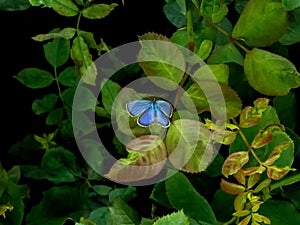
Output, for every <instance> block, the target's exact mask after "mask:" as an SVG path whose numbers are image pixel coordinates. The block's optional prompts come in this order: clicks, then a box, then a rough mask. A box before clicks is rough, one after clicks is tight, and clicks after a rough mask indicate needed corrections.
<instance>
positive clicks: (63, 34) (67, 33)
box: [32, 27, 76, 41]
mask: <svg viewBox="0 0 300 225" xmlns="http://www.w3.org/2000/svg"><path fill="white" fill-rule="evenodd" d="M75 32H76V30H75V28H72V27H67V28H64V29H62V30H61V31H58V32H51V33H48V34H38V35H36V36H34V37H32V39H33V40H35V41H46V40H49V39H52V38H65V39H71V38H72V37H73V36H74V35H75Z"/></svg>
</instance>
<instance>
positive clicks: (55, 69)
mask: <svg viewBox="0 0 300 225" xmlns="http://www.w3.org/2000/svg"><path fill="white" fill-rule="evenodd" d="M54 77H55V83H56V86H57V90H58V96H59V98H60V100H61V102H62V104H63V107H64V109H65V110H66V112H67V106H66V104H65V101H64V98H63V95H62V90H61V88H60V85H59V81H58V74H57V68H56V66H55V67H54ZM67 114H68V113H67ZM68 117H69V115H68Z"/></svg>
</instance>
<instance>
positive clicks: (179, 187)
mask: <svg viewBox="0 0 300 225" xmlns="http://www.w3.org/2000/svg"><path fill="white" fill-rule="evenodd" d="M165 182H166V190H167V195H168V197H169V201H170V203H171V205H172V206H173V207H174V208H175V209H177V210H181V209H183V211H184V213H185V214H186V215H187V216H189V217H192V218H194V219H196V220H197V221H199V222H200V221H201V222H206V223H210V224H215V223H216V222H217V221H216V218H215V215H214V213H213V211H212V209H211V207H210V205H209V204H208V202H207V201H206V200H205V198H204V197H202V196H201V195H200V194H198V193H197V192H196V190H195V189H194V187H193V186H192V184H191V183H190V182H189V180H188V179H187V178H186V177H185V176H184V175H183V174H182V173H179V172H178V173H176V174H175V175H173V176H172V177H171V178H169V179H168V180H166V181H165ZM191 202H192V203H193V204H191Z"/></svg>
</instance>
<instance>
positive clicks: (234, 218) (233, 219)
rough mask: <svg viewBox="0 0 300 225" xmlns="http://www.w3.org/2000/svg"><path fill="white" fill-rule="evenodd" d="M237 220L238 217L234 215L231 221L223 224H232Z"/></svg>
mask: <svg viewBox="0 0 300 225" xmlns="http://www.w3.org/2000/svg"><path fill="white" fill-rule="evenodd" d="M235 221H236V217H232V218H231V219H230V220H229V221H227V222H224V223H222V225H230V224H232V223H234V222H235Z"/></svg>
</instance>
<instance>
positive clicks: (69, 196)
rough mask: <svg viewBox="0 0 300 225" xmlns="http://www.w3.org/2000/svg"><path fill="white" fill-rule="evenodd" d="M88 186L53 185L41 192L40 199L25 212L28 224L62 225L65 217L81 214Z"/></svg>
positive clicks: (85, 201)
mask: <svg viewBox="0 0 300 225" xmlns="http://www.w3.org/2000/svg"><path fill="white" fill-rule="evenodd" d="M87 197H88V188H87V186H86V185H83V186H79V185H77V184H72V185H62V186H55V187H52V188H51V189H49V190H47V191H45V192H43V198H42V201H41V202H40V203H39V204H37V205H35V206H34V207H32V208H31V211H30V212H29V213H28V214H27V217H26V224H28V225H39V224H45V225H58V224H59V225H63V224H64V222H65V221H66V220H67V218H70V217H73V216H75V217H77V218H78V219H79V216H78V214H79V215H82V213H83V212H82V211H81V210H82V209H83V208H84V207H85V205H86V203H87Z"/></svg>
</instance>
